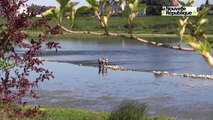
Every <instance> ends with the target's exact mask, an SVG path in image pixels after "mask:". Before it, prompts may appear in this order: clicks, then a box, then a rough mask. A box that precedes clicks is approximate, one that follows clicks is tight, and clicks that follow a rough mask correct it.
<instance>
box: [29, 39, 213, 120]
mask: <svg viewBox="0 0 213 120" xmlns="http://www.w3.org/2000/svg"><path fill="white" fill-rule="evenodd" d="M60 43H61V46H62V49H61V50H59V52H57V53H55V52H53V51H46V52H44V54H43V57H44V58H45V59H47V60H49V62H45V67H47V68H48V69H50V70H51V71H53V72H54V75H55V78H54V79H53V80H50V81H45V82H43V83H41V86H40V89H39V95H40V99H39V100H37V101H34V102H31V104H40V105H44V106H57V107H65V108H71V107H72V108H84V109H91V110H96V111H111V110H112V109H113V106H115V105H117V104H119V103H120V102H121V101H122V100H139V101H141V102H145V103H147V104H148V105H149V113H150V114H165V115H170V116H173V117H176V118H178V119H193V120H201V119H202V120H212V119H213V115H212V113H213V81H211V80H200V79H189V78H182V77H172V76H155V75H154V74H152V73H150V72H147V71H152V70H162V71H169V72H177V73H193V74H212V69H211V68H210V67H209V66H208V65H207V64H206V62H205V61H204V60H203V58H202V57H201V56H199V55H198V54H197V53H196V52H184V51H177V50H170V49H165V48H158V47H152V46H148V45H144V44H142V43H140V42H137V41H133V40H63V41H60ZM100 57H107V58H109V62H110V64H114V65H120V66H124V67H127V68H129V69H135V70H137V71H114V70H107V71H106V72H105V73H103V74H102V73H99V70H98V68H96V67H91V66H93V65H97V59H98V58H100ZM80 64H81V65H83V66H80Z"/></svg>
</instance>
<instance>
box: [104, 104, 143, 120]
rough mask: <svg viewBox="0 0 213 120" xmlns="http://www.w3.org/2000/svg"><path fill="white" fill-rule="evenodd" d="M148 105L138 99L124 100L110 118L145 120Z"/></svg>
mask: <svg viewBox="0 0 213 120" xmlns="http://www.w3.org/2000/svg"><path fill="white" fill-rule="evenodd" d="M146 115H147V105H146V104H145V103H140V102H138V101H123V102H121V104H120V105H118V106H116V107H115V108H114V109H113V111H112V112H111V114H110V116H109V118H108V120H145V119H146Z"/></svg>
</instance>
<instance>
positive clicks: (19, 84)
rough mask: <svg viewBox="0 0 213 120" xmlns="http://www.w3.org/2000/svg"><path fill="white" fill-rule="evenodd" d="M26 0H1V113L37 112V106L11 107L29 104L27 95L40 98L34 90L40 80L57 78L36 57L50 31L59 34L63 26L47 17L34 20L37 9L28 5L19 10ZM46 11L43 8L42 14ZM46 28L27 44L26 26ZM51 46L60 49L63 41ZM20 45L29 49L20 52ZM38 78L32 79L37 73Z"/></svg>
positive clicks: (21, 113) (49, 43)
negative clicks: (26, 107)
mask: <svg viewBox="0 0 213 120" xmlns="http://www.w3.org/2000/svg"><path fill="white" fill-rule="evenodd" d="M25 2H26V1H24V0H3V1H0V10H1V12H2V14H3V18H2V19H3V24H1V25H0V79H1V81H0V114H1V115H2V113H3V114H6V115H20V116H30V115H36V114H37V113H38V111H39V109H38V107H35V108H34V109H26V110H25V111H22V109H19V108H16V107H11V105H13V104H20V105H23V106H25V105H26V102H25V101H23V100H22V98H23V97H31V98H37V96H36V93H35V92H34V91H33V88H34V87H38V83H39V82H41V81H44V80H49V79H50V78H52V77H54V76H53V74H52V72H50V71H49V70H48V69H44V68H43V67H42V66H41V65H42V63H43V61H44V60H42V59H39V58H37V57H36V54H38V53H41V51H40V49H41V47H42V44H44V42H45V39H46V37H47V36H48V35H50V34H57V33H58V28H59V27H57V26H56V27H50V26H49V25H48V24H47V19H45V18H40V19H38V20H37V21H36V22H32V20H31V19H32V18H33V17H35V15H37V12H38V11H37V12H36V11H35V10H34V9H32V8H31V7H28V8H27V10H26V11H23V12H18V11H19V9H20V8H21V7H23V6H24V7H25V6H26V3H25ZM41 12H43V11H42V10H40V12H39V13H41ZM30 28H33V29H36V28H44V29H45V31H44V33H43V34H41V35H39V36H38V38H37V39H31V40H30V42H29V43H26V42H25V41H24V39H28V37H29V35H28V34H26V33H24V32H23V31H24V30H25V29H30ZM46 45H47V47H48V48H49V49H51V48H56V49H57V48H59V47H60V46H59V43H56V42H48V43H47V44H46ZM17 48H22V49H24V50H25V52H24V53H23V54H20V53H18V49H17ZM33 72H35V73H37V77H36V78H34V79H29V76H30V75H31V74H32V73H33Z"/></svg>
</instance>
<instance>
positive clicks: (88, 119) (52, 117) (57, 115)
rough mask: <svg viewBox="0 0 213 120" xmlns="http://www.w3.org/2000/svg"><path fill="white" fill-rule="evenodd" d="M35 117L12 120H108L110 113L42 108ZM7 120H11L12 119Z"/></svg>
mask: <svg viewBox="0 0 213 120" xmlns="http://www.w3.org/2000/svg"><path fill="white" fill-rule="evenodd" d="M42 111H43V113H42V114H41V115H39V116H37V117H31V118H14V120H19V119H20V120H108V118H109V116H110V113H107V112H95V111H89V110H81V109H62V108H45V109H44V108H43V109H42ZM7 119H8V120H13V118H11V119H9V118H7ZM145 120H174V119H173V118H171V117H168V116H149V117H147V118H146V119H145Z"/></svg>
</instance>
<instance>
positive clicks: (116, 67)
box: [48, 60, 213, 80]
mask: <svg viewBox="0 0 213 120" xmlns="http://www.w3.org/2000/svg"><path fill="white" fill-rule="evenodd" d="M48 61H50V62H66V63H71V64H76V65H79V66H92V67H98V65H95V64H82V63H81V62H70V61H69V62H68V61H55V60H48ZM104 68H106V69H111V70H120V71H138V72H150V73H153V74H154V75H157V76H179V77H185V78H193V79H204V80H213V75H207V74H199V75H198V74H189V73H174V72H168V71H158V70H136V69H129V68H125V67H122V66H119V65H104Z"/></svg>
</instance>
